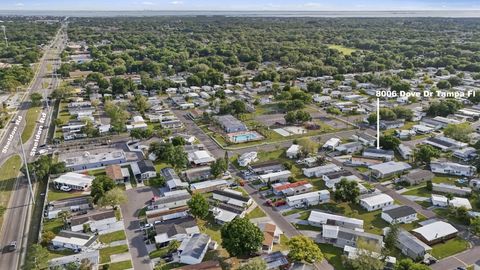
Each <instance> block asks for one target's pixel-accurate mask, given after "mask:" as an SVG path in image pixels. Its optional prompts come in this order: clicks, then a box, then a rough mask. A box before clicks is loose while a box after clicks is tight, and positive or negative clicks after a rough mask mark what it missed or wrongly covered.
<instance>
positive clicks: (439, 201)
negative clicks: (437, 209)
mask: <svg viewBox="0 0 480 270" xmlns="http://www.w3.org/2000/svg"><path fill="white" fill-rule="evenodd" d="M430 199H431V201H432V205H434V206H442V207H444V206H447V205H448V198H447V197H445V196H443V195H437V194H432V196H431V198H430Z"/></svg>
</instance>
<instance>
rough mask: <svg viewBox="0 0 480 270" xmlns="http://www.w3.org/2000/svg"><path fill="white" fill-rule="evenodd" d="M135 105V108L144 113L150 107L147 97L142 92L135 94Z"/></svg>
mask: <svg viewBox="0 0 480 270" xmlns="http://www.w3.org/2000/svg"><path fill="white" fill-rule="evenodd" d="M133 106H135V109H137V111H139V112H140V113H141V114H142V115H143V114H145V111H147V110H148V109H149V108H150V104H149V103H148V100H147V98H146V97H144V96H142V95H140V94H136V95H135V98H134V99H133Z"/></svg>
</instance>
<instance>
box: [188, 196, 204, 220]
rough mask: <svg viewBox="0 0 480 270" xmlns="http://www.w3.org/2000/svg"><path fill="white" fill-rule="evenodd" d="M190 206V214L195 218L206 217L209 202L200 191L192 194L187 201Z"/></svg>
mask: <svg viewBox="0 0 480 270" xmlns="http://www.w3.org/2000/svg"><path fill="white" fill-rule="evenodd" d="M187 205H188V207H189V208H190V214H191V215H192V216H194V217H196V218H202V219H204V218H206V217H207V216H208V213H209V204H208V201H207V199H206V198H205V197H203V195H202V194H200V193H195V194H193V196H192V198H191V199H190V200H189V201H188V202H187Z"/></svg>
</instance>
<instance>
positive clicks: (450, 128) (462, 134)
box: [443, 122, 473, 142]
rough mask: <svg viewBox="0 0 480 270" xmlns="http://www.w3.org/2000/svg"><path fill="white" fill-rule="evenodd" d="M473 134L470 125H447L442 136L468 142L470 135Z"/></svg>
mask: <svg viewBox="0 0 480 270" xmlns="http://www.w3.org/2000/svg"><path fill="white" fill-rule="evenodd" d="M472 132H473V128H472V126H471V125H470V123H468V122H465V123H460V124H448V125H447V126H446V127H445V129H444V131H443V134H444V135H445V136H447V137H449V138H452V139H455V140H457V141H461V142H469V141H470V134H471V133H472Z"/></svg>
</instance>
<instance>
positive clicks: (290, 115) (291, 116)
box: [283, 112, 297, 124]
mask: <svg viewBox="0 0 480 270" xmlns="http://www.w3.org/2000/svg"><path fill="white" fill-rule="evenodd" d="M283 118H284V119H285V122H287V123H288V124H293V123H295V122H296V121H297V115H296V114H295V112H287V113H286V114H285V116H283Z"/></svg>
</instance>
